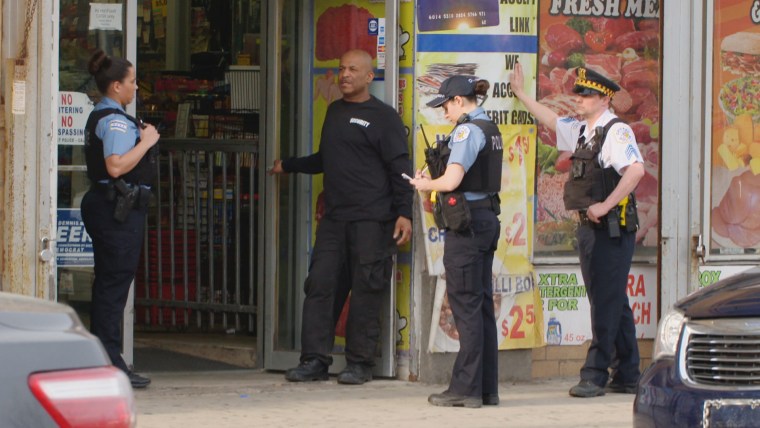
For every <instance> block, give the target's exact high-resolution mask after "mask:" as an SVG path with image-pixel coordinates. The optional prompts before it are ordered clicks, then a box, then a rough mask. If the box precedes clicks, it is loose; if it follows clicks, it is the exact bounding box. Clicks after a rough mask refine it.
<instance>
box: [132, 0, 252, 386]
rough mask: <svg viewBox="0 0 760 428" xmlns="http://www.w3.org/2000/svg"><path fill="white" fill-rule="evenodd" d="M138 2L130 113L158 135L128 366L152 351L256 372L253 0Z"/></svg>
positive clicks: (147, 363) (141, 365) (147, 364)
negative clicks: (135, 79)
mask: <svg viewBox="0 0 760 428" xmlns="http://www.w3.org/2000/svg"><path fill="white" fill-rule="evenodd" d="M139 3H142V6H143V7H141V6H140V5H138V11H137V31H136V36H137V43H136V67H137V77H138V82H139V91H138V96H137V105H136V114H137V117H139V118H141V119H143V120H144V121H146V122H149V123H152V124H153V125H155V126H156V127H157V128H158V129H159V132H160V133H161V140H160V142H159V147H160V152H161V155H160V158H159V159H160V160H159V163H158V166H157V168H158V183H157V186H156V187H155V188H154V192H153V193H154V196H155V198H154V203H153V204H151V206H150V210H149V215H148V220H147V228H146V230H147V232H146V236H145V244H144V249H143V255H142V258H141V262H140V266H139V268H138V271H137V275H136V278H135V289H134V290H135V301H134V302H135V303H134V314H135V319H134V331H135V334H134V343H135V364H136V365H137V366H139V368H140V369H141V370H148V371H149V370H151V369H154V370H158V369H160V367H156V368H154V367H151V360H153V359H152V358H150V355H151V354H150V352H154V350H155V349H157V348H158V349H162V350H172V351H181V352H184V353H187V352H190V353H192V354H194V355H196V356H198V357H203V358H208V359H213V360H216V361H220V360H221V361H223V362H225V363H228V364H232V365H236V366H244V367H255V366H256V365H257V362H256V361H255V355H256V352H255V347H256V339H257V337H256V336H257V335H256V331H257V328H258V322H257V307H258V298H257V296H258V286H259V281H258V280H257V278H258V274H259V271H258V270H259V269H258V267H259V263H258V261H259V257H258V256H259V255H258V248H259V246H258V245H257V240H258V237H259V233H258V232H259V231H258V227H257V224H258V218H259V203H258V202H259V135H261V133H262V131H263V124H262V117H263V115H262V111H261V110H262V105H263V103H262V102H261V100H262V98H261V96H260V88H261V84H262V80H261V67H262V61H263V60H264V59H263V58H262V56H261V51H260V49H259V46H261V42H262V26H261V24H262V20H261V15H262V14H261V10H262V4H261V3H262V2H261V1H259V0H225V1H214V2H210V1H196V0H193V1H192V2H171V1H170V2H167V6H165V7H156V6H155V2H150V1H148V2H139ZM220 348H223V349H224V352H219V351H220ZM204 350H206V351H204ZM141 357H142V358H144V360H145V361H141Z"/></svg>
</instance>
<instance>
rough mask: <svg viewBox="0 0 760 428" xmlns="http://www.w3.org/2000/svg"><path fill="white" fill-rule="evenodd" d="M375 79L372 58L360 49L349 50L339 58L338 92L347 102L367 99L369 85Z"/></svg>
mask: <svg viewBox="0 0 760 428" xmlns="http://www.w3.org/2000/svg"><path fill="white" fill-rule="evenodd" d="M374 78H375V73H374V71H373V67H372V56H370V54H368V53H367V52H366V51H363V50H361V49H351V50H350V51H347V52H346V53H344V54H343V56H341V58H340V75H339V83H340V91H341V92H342V93H343V99H344V100H345V101H348V102H363V101H366V100H368V99H369V84H370V83H371V82H372V79H374Z"/></svg>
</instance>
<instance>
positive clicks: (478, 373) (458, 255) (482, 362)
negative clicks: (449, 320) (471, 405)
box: [443, 208, 499, 398]
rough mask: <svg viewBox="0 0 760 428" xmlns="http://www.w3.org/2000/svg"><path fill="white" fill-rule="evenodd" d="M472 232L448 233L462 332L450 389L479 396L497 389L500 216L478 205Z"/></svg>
mask: <svg viewBox="0 0 760 428" xmlns="http://www.w3.org/2000/svg"><path fill="white" fill-rule="evenodd" d="M471 213H472V232H469V231H467V232H462V233H458V232H452V231H448V232H446V241H445V243H444V248H443V266H444V268H445V269H446V292H447V293H448V298H449V305H450V306H451V311H452V313H453V314H454V322H455V323H456V327H457V331H458V332H459V353H458V354H457V358H456V361H455V362H454V369H453V371H452V374H451V382H450V384H449V389H448V391H449V392H451V393H452V394H456V395H464V396H469V397H478V398H480V397H481V396H482V394H496V393H497V392H498V377H499V376H498V352H499V351H498V344H497V336H496V335H497V332H496V319H495V316H494V311H493V276H492V275H493V273H492V271H493V258H494V251H496V245H497V243H498V240H499V220H498V218H497V217H496V214H495V213H494V212H493V211H492V210H491V209H487V208H478V209H473V210H472V211H471Z"/></svg>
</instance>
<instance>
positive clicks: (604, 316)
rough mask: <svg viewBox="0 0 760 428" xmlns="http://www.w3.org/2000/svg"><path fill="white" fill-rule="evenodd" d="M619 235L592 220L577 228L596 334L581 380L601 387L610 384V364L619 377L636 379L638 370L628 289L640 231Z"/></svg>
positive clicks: (624, 381) (617, 380)
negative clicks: (610, 233) (592, 224)
mask: <svg viewBox="0 0 760 428" xmlns="http://www.w3.org/2000/svg"><path fill="white" fill-rule="evenodd" d="M620 235H621V236H620V237H619V238H610V237H609V232H608V231H607V229H594V228H592V227H591V226H589V225H581V226H579V227H578V232H577V237H578V248H579V251H580V262H581V272H582V274H583V281H584V283H585V285H586V293H587V294H588V299H589V303H590V304H591V331H592V333H593V338H592V340H591V346H590V347H589V350H588V354H587V355H586V362H585V364H584V365H583V368H582V369H581V379H583V380H590V381H591V382H593V383H594V384H596V385H598V386H604V385H606V384H607V380H608V379H609V376H610V375H609V372H608V371H607V369H608V368H609V367H614V368H615V372H614V373H613V375H612V378H613V379H612V380H613V381H615V382H623V383H635V382H636V381H638V379H639V374H640V372H639V348H638V343H637V342H636V326H635V324H634V321H633V313H632V312H631V306H630V304H629V302H628V295H627V294H626V287H627V285H628V273H629V271H630V270H631V260H632V258H633V248H634V245H635V240H636V234H635V233H632V232H625V231H621V232H620Z"/></svg>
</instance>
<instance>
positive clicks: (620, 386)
mask: <svg viewBox="0 0 760 428" xmlns="http://www.w3.org/2000/svg"><path fill="white" fill-rule="evenodd" d="M604 390H605V391H607V392H614V393H618V394H635V393H636V383H635V382H634V383H623V382H617V381H614V380H613V381H610V383H608V384H607V387H606V388H604Z"/></svg>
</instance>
